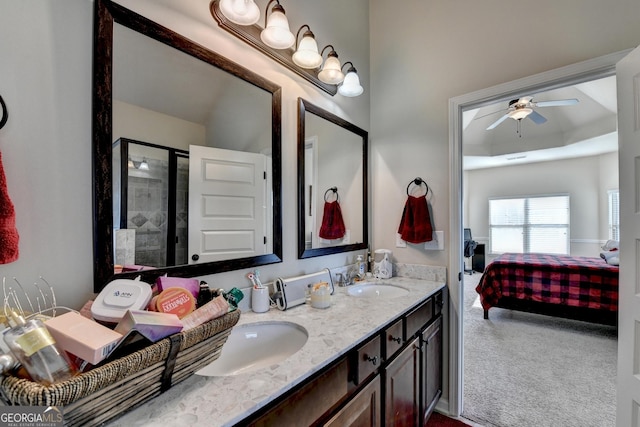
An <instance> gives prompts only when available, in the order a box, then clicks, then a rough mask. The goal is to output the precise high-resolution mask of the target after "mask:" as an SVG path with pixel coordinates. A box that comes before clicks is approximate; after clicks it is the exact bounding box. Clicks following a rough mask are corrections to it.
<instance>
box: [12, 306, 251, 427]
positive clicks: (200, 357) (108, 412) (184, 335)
mask: <svg viewBox="0 0 640 427" xmlns="http://www.w3.org/2000/svg"><path fill="white" fill-rule="evenodd" d="M239 318H240V311H239V310H236V311H234V312H231V313H227V314H226V315H224V316H222V317H219V318H217V319H213V320H211V321H209V322H206V323H204V324H202V325H200V326H198V327H196V328H193V329H191V330H189V331H186V332H180V333H177V334H174V335H171V336H170V337H167V338H164V339H162V340H160V341H158V342H156V343H154V344H151V345H149V346H147V347H144V348H143V349H141V350H138V351H135V352H133V353H131V354H129V355H127V356H124V357H121V358H119V359H116V360H114V361H112V362H109V363H106V364H104V365H102V366H99V367H97V368H95V369H93V370H91V371H89V372H85V373H82V374H80V375H77V376H75V377H74V378H72V379H70V380H67V381H64V382H60V383H57V384H53V385H50V386H43V385H41V384H39V383H35V382H33V381H29V380H25V379H19V378H16V377H12V376H7V377H3V378H2V379H0V391H1V392H2V400H4V401H5V403H6V404H9V405H27V406H59V407H62V409H63V413H64V422H65V425H69V426H75V425H82V426H87V425H100V424H102V423H105V422H107V421H109V420H111V419H113V418H116V417H118V416H119V415H122V414H123V413H124V412H127V411H128V410H131V409H133V408H135V407H137V406H139V405H141V404H142V403H144V402H147V401H148V400H150V399H152V398H154V397H155V396H157V395H159V394H161V393H162V392H164V391H166V390H168V389H169V388H171V386H172V385H175V384H177V383H179V382H180V381H182V380H184V379H186V378H188V377H189V376H191V375H192V374H193V373H194V372H195V371H197V370H198V369H200V368H203V367H204V366H206V365H208V364H209V363H211V362H212V361H214V360H216V359H217V358H218V357H219V356H220V352H221V351H222V346H223V345H224V343H225V342H226V340H227V338H228V337H229V334H230V333H231V328H232V327H233V326H234V325H235V324H236V323H237V322H238V319H239Z"/></svg>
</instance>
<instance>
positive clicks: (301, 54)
mask: <svg viewBox="0 0 640 427" xmlns="http://www.w3.org/2000/svg"><path fill="white" fill-rule="evenodd" d="M305 27H306V28H307V31H305V32H304V34H303V35H302V40H300V43H298V38H299V37H300V31H302V29H303V28H305ZM292 59H293V62H295V63H296V65H297V66H298V67H302V68H307V69H314V68H318V67H319V66H320V64H322V55H320V54H319V53H318V43H316V37H315V36H314V35H313V33H312V32H311V28H309V26H308V25H307V24H304V25H303V26H302V27H300V29H298V33H297V34H296V51H295V53H294V54H293V57H292Z"/></svg>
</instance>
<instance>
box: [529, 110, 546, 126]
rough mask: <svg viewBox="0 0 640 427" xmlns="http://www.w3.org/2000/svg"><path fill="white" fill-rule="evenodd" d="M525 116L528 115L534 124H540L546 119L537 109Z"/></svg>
mask: <svg viewBox="0 0 640 427" xmlns="http://www.w3.org/2000/svg"><path fill="white" fill-rule="evenodd" d="M527 117H529V118H530V119H531V120H533V122H534V123H535V124H538V125H541V124H542V123H544V122H546V121H547V119H546V118H545V117H544V116H543V115H542V114H540V113H538V112H537V111H532V112H531V114H529V115H528V116H527Z"/></svg>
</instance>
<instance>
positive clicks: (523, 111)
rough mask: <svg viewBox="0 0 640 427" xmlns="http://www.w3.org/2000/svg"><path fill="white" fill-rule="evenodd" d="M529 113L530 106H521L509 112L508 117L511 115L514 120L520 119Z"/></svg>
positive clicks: (530, 110) (530, 111) (531, 111)
mask: <svg viewBox="0 0 640 427" xmlns="http://www.w3.org/2000/svg"><path fill="white" fill-rule="evenodd" d="M531 113H533V110H532V109H531V108H528V107H523V108H518V109H516V110H513V111H512V112H510V113H509V117H511V118H512V119H514V120H522V119H524V118H525V117H527V116H528V115H529V114H531Z"/></svg>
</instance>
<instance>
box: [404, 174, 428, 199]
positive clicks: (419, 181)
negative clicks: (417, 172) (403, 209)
mask: <svg viewBox="0 0 640 427" xmlns="http://www.w3.org/2000/svg"><path fill="white" fill-rule="evenodd" d="M411 184H415V185H417V186H421V185H422V184H424V186H425V187H426V188H427V191H425V192H424V195H425V196H426V195H427V194H429V185H427V183H426V182H425V181H424V179H422V178H420V177H417V178H416V179H414V180H412V181H410V182H409V185H407V196H408V195H409V187H411Z"/></svg>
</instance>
